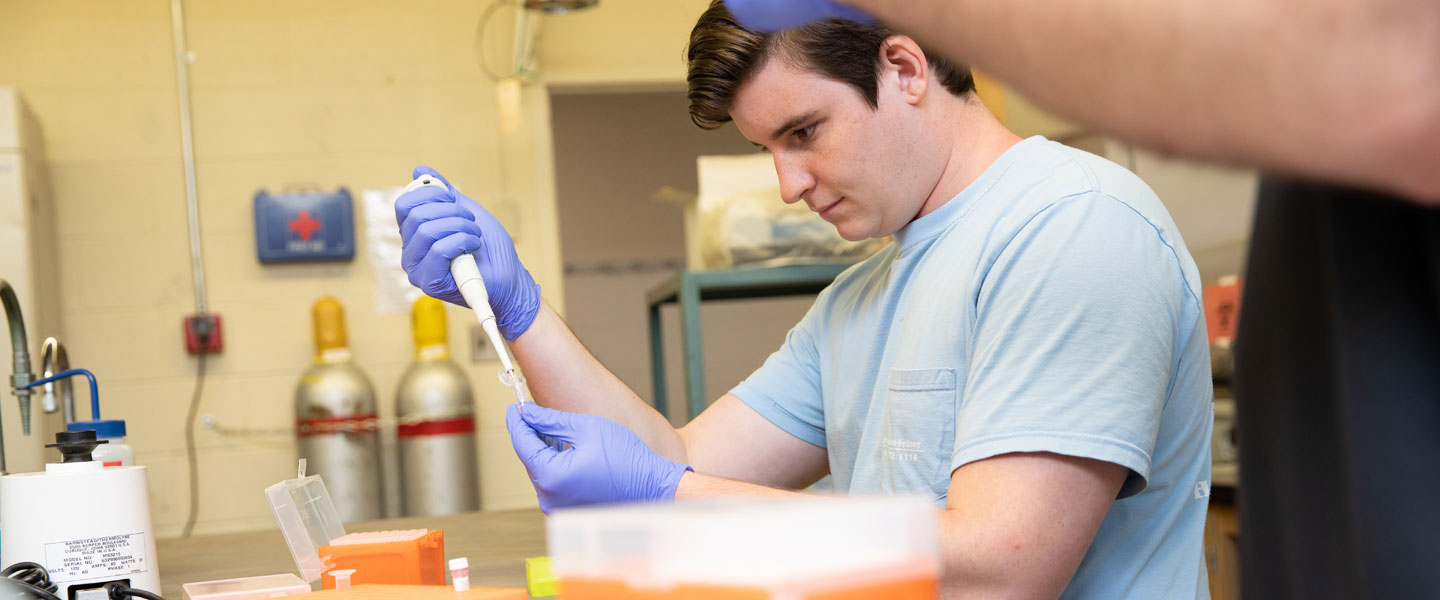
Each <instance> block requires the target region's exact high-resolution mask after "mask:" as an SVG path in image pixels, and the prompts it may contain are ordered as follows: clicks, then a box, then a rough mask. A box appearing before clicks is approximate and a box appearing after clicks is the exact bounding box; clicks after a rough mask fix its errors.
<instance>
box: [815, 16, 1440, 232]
mask: <svg viewBox="0 0 1440 600" xmlns="http://www.w3.org/2000/svg"><path fill="white" fill-rule="evenodd" d="M841 1H842V2H844V3H846V4H851V5H854V6H856V7H859V8H862V9H864V10H867V11H869V12H872V13H873V14H876V15H877V16H879V17H880V18H881V19H882V20H884V21H886V22H888V23H891V24H893V25H894V26H896V28H897V29H899V30H901V31H904V32H906V33H909V34H911V35H913V36H915V37H916V38H917V39H918V40H920V41H921V42H922V43H924V44H925V45H926V47H928V48H931V49H933V50H936V51H938V52H940V53H941V54H943V55H945V56H947V57H949V58H952V59H957V60H961V61H963V62H966V63H968V64H970V65H972V66H975V67H977V68H979V69H981V70H984V71H986V72H988V73H990V74H992V75H995V76H996V77H998V78H999V79H1001V80H1002V81H1005V82H1006V83H1008V84H1010V85H1012V86H1014V87H1015V88H1016V89H1017V90H1019V91H1021V92H1022V93H1024V94H1026V95H1027V96H1029V97H1031V98H1033V99H1034V100H1036V101H1037V102H1039V103H1040V104H1042V105H1044V106H1046V107H1048V108H1050V109H1051V110H1054V111H1056V112H1057V113H1059V114H1061V115H1063V116H1066V117H1068V118H1071V119H1074V120H1076V121H1079V122H1081V123H1085V124H1088V125H1092V126H1095V127H1098V128H1099V129H1101V130H1103V131H1106V132H1108V133H1113V134H1116V135H1119V136H1121V137H1124V138H1127V139H1131V140H1134V141H1136V142H1139V143H1141V144H1144V145H1148V146H1151V147H1154V148H1158V149H1160V150H1162V151H1174V152H1179V153H1181V154H1187V155H1191V156H1196V157H1200V158H1209V159H1217V160H1221V161H1226V162H1239V163H1245V164H1248V165H1252V166H1259V167H1263V168H1268V169H1273V170H1278V171H1283V172H1290V173H1295V174H1300V175H1306V176H1310V177H1315V178H1321V179H1332V180H1339V181H1343V182H1348V183H1355V184H1361V185H1366V186H1370V187H1378V188H1382V189H1387V190H1389V191H1392V192H1398V193H1401V194H1404V195H1408V196H1412V197H1415V198H1417V199H1419V200H1422V201H1428V202H1427V203H1432V204H1437V203H1440V158H1437V157H1440V78H1437V77H1436V76H1435V74H1436V73H1440V3H1436V2H1433V1H1429V0H1371V1H1369V2H1353V1H1348V0H1269V1H1256V0H1176V1H1173V2H1148V1H1145V0H1089V1H1083V2H1059V3H1057V2H1046V1H1041V0H1015V1H1009V2H985V1H981V0H841Z"/></svg>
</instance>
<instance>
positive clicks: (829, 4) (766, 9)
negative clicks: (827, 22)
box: [725, 0, 875, 31]
mask: <svg viewBox="0 0 1440 600" xmlns="http://www.w3.org/2000/svg"><path fill="white" fill-rule="evenodd" d="M725 8H728V9H730V14H732V15H735V18H736V19H739V21H740V24H741V25H744V26H746V27H748V28H750V29H754V30H756V31H779V30H781V29H786V28H789V27H797V26H800V25H804V24H806V23H809V22H811V21H819V20H822V19H829V18H831V17H835V18H840V19H849V20H851V21H859V22H861V23H870V22H873V21H874V20H875V19H874V18H873V17H871V16H870V15H868V14H866V13H865V12H864V11H861V10H860V9H858V8H851V7H849V6H844V5H841V4H836V3H835V2H833V1H832V0H725Z"/></svg>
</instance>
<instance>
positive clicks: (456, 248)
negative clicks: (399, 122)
mask: <svg viewBox="0 0 1440 600" xmlns="http://www.w3.org/2000/svg"><path fill="white" fill-rule="evenodd" d="M421 175H433V176H434V177H436V178H439V179H440V181H444V182H445V185H446V186H447V187H448V188H449V189H447V190H442V189H440V188H435V187H428V186H427V187H422V188H419V189H415V190H411V191H410V192H408V193H406V194H404V195H402V196H400V198H399V199H398V200H396V201H395V222H397V223H399V224H400V242H401V246H402V250H401V253H400V259H401V265H402V266H403V267H404V268H405V274H407V275H409V276H410V283H411V284H412V285H414V286H415V287H418V288H420V289H421V290H422V291H424V292H425V293H426V294H429V295H431V296H434V297H436V298H439V299H441V300H444V301H446V302H453V303H455V304H459V305H460V306H469V305H467V304H466V303H465V298H464V297H462V296H461V295H460V290H459V288H457V287H455V278H453V277H451V276H450V261H452V260H454V259H455V257H457V256H460V255H461V254H473V255H474V256H475V264H476V266H478V267H480V276H481V277H483V278H484V279H485V292H486V293H487V294H489V295H490V309H491V310H492V311H494V312H495V324H496V325H497V326H499V328H500V333H501V334H502V335H504V336H505V339H506V340H510V341H514V340H515V338H517V337H519V336H520V334H522V333H525V330H526V329H528V328H529V327H530V324H531V323H533V322H534V321H535V315H536V314H537V313H539V312H540V286H539V285H536V283H535V280H534V279H532V278H531V277H530V272H529V271H527V270H525V265H522V264H520V257H519V256H517V255H516V254H515V243H514V242H513V241H511V240H510V234H509V233H506V232H505V228H504V227H501V226H500V222H499V221H496V220H495V217H493V216H491V215H490V212H489V211H487V210H485V209H484V208H483V207H481V206H480V205H479V204H477V203H476V202H475V201H474V200H471V199H469V198H466V197H465V195H464V194H461V193H460V192H458V191H456V190H455V186H453V185H450V182H449V181H445V178H444V177H441V176H440V174H439V173H436V172H435V170H434V169H431V168H430V167H426V166H419V167H415V173H414V175H412V178H414V177H420V176H421Z"/></svg>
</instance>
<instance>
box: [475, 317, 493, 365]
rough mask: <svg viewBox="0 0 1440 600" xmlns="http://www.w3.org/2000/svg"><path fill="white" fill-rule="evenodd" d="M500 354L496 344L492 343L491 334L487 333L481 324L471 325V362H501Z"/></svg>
mask: <svg viewBox="0 0 1440 600" xmlns="http://www.w3.org/2000/svg"><path fill="white" fill-rule="evenodd" d="M499 361H500V354H499V352H497V351H496V350H495V344H491V343H490V336H488V335H485V329H484V328H482V327H480V326H479V325H471V326H470V362H473V363H483V362H499Z"/></svg>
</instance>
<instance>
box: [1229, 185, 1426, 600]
mask: <svg viewBox="0 0 1440 600" xmlns="http://www.w3.org/2000/svg"><path fill="white" fill-rule="evenodd" d="M1249 261H1250V262H1249V268H1248V269H1247V272H1246V277H1245V291H1244V294H1245V296H1244V300H1243V302H1242V303H1241V308H1240V331H1239V334H1238V335H1237V337H1236V372H1235V387H1236V410H1237V416H1238V427H1239V442H1240V490H1239V493H1240V496H1239V508H1240V519H1241V521H1240V527H1241V533H1240V539H1241V561H1242V569H1241V572H1242V577H1243V578H1244V596H1245V598H1246V599H1247V600H1271V599H1285V598H1295V599H1306V600H1312V599H1324V598H1344V599H1363V598H1377V599H1380V598H1383V599H1389V598H1397V599H1410V598H1440V211H1436V210H1426V209H1422V208H1418V207H1416V206H1414V205H1411V204H1405V203H1402V202H1400V201H1398V200H1395V199H1392V198H1386V197H1383V196H1379V195H1376V194H1373V193H1368V192H1360V191H1355V190H1346V189H1340V188H1335V187H1332V186H1325V185H1316V184H1308V183H1296V182H1288V181H1277V180H1270V181H1267V182H1266V183H1265V184H1263V185H1262V187H1261V192H1260V203H1259V206H1258V208H1257V212H1256V219H1255V232H1254V239H1253V242H1252V245H1251V250H1250V259H1249Z"/></svg>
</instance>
